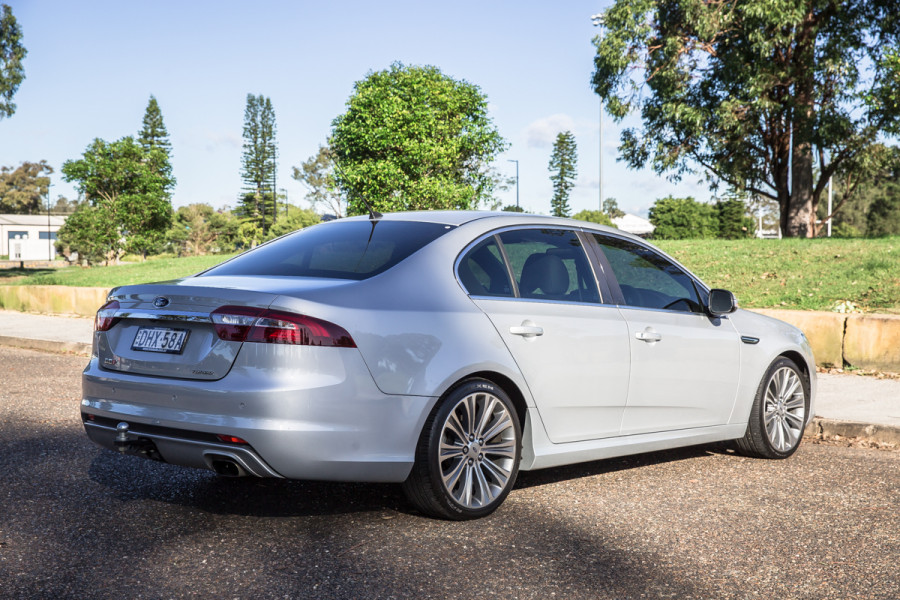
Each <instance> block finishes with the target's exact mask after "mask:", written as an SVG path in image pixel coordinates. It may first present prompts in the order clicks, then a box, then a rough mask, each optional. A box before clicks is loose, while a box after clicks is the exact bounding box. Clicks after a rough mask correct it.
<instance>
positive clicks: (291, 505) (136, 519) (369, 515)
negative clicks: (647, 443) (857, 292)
mask: <svg viewBox="0 0 900 600" xmlns="http://www.w3.org/2000/svg"><path fill="white" fill-rule="evenodd" d="M83 364H84V359H82V358H73V357H66V356H59V355H50V354H42V353H38V352H32V351H27V350H16V349H11V348H0V597H2V598H76V597H91V598H109V599H116V600H121V599H122V598H179V597H189V596H190V597H209V598H211V597H215V598H220V599H228V598H250V597H254V598H306V597H309V598H313V597H314V598H541V599H549V598H558V599H569V598H766V599H769V598H779V599H788V598H889V599H892V600H895V599H897V598H900V568H898V564H900V510H898V507H900V452H896V451H884V450H871V449H865V448H848V447H838V446H826V445H814V444H810V443H804V445H803V446H802V447H801V449H800V450H799V452H798V453H797V454H796V455H795V456H794V457H793V458H791V459H789V460H787V461H777V462H775V461H762V460H752V459H745V458H742V457H738V456H735V455H732V454H729V453H726V452H722V451H719V450H717V449H716V448H712V447H703V448H696V449H687V450H680V451H672V452H660V453H655V454H650V455H643V456H640V457H631V458H626V459H619V460H606V461H599V462H594V463H587V464H583V465H576V466H573V467H567V468H560V469H551V470H546V471H539V472H533V473H523V474H521V475H520V479H519V484H518V486H517V489H515V490H513V492H512V494H510V496H509V498H508V499H507V501H506V503H505V504H504V505H503V506H502V507H501V508H500V510H498V511H497V512H496V513H495V514H494V515H492V516H491V517H489V518H487V519H483V520H481V521H476V522H467V523H450V522H444V521H435V520H430V519H426V518H423V517H421V516H420V515H418V514H416V513H414V512H413V511H412V510H411V509H410V508H409V506H408V505H407V504H406V502H405V500H404V499H403V496H402V494H401V493H400V492H399V490H398V489H397V488H396V487H395V486H391V485H381V484H379V485H371V484H325V483H306V482H289V481H275V480H251V479H241V480H231V479H222V478H218V477H216V476H215V475H213V474H211V473H207V472H203V471H194V470H188V469H182V468H178V467H172V466H169V465H164V464H159V463H153V462H150V461H145V460H141V459H137V458H133V457H121V456H118V455H116V454H114V453H112V452H109V451H105V450H101V449H99V448H97V447H95V446H94V445H93V444H91V443H90V442H89V441H88V440H87V438H86V437H85V435H84V432H83V430H82V427H81V424H80V421H79V417H78V401H79V386H80V383H79V382H80V377H79V374H80V369H81V367H82V366H83Z"/></svg>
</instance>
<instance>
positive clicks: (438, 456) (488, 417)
mask: <svg viewBox="0 0 900 600" xmlns="http://www.w3.org/2000/svg"><path fill="white" fill-rule="evenodd" d="M521 444H522V430H521V427H520V425H519V417H518V415H517V413H516V408H515V406H514V405H513V403H512V401H511V400H510V399H509V397H508V396H507V395H506V393H505V392H504V391H503V390H502V389H500V388H499V387H498V386H496V385H495V384H493V383H491V382H490V381H487V380H485V379H470V380H467V381H465V382H463V383H462V384H461V385H459V386H457V387H456V388H454V389H452V390H451V391H450V392H448V393H447V395H446V396H445V397H444V398H443V399H442V400H441V402H440V403H439V404H438V406H437V408H436V410H435V411H434V412H433V413H432V415H431V416H430V417H429V418H428V420H427V421H426V422H425V427H424V428H423V431H422V434H421V436H420V438H419V444H418V447H417V448H416V458H415V464H414V466H413V470H412V472H411V473H410V475H409V477H408V478H407V480H406V481H405V482H404V483H403V491H404V492H405V493H406V496H407V497H408V498H409V500H410V502H412V503H413V504H414V505H415V506H416V508H418V509H419V510H421V511H422V512H424V513H426V514H428V515H431V516H436V517H443V518H446V519H454V520H465V519H476V518H479V517H484V516H486V515H489V514H490V513H492V512H494V510H496V509H497V507H498V506H500V504H502V503H503V500H504V499H505V498H506V496H507V495H508V494H509V491H510V490H511V489H512V486H513V484H515V482H516V476H517V474H518V471H519V457H520V455H521Z"/></svg>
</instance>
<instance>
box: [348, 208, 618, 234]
mask: <svg viewBox="0 0 900 600" xmlns="http://www.w3.org/2000/svg"><path fill="white" fill-rule="evenodd" d="M368 218H369V217H368V216H366V215H360V216H356V217H349V218H347V219H340V220H344V221H346V220H368ZM381 220H383V221H418V222H424V223H440V224H442V225H457V226H459V225H465V224H467V223H472V222H474V221H487V222H489V223H490V226H491V227H503V226H507V225H554V226H557V227H558V226H561V225H564V226H567V227H586V228H590V229H598V230H601V231H608V232H613V233H617V234H621V235H624V236H627V237H633V236H631V235H630V234H628V233H626V232H624V231H621V230H619V229H616V228H615V227H608V226H606V225H600V224H597V223H591V222H589V221H578V220H575V219H566V218H561V217H548V216H546V215H535V214H530V213H517V212H506V211H487V210H421V211H410V212H393V213H384V214H383V215H382V217H381ZM485 224H487V223H485Z"/></svg>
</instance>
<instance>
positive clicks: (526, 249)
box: [500, 229, 600, 302]
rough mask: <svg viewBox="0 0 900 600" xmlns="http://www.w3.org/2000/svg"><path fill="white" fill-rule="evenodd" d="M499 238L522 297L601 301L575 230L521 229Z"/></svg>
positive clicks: (501, 235)
mask: <svg viewBox="0 0 900 600" xmlns="http://www.w3.org/2000/svg"><path fill="white" fill-rule="evenodd" d="M500 241H501V242H502V243H503V248H504V250H506V255H507V256H508V257H509V263H510V266H511V267H512V271H513V275H514V276H515V278H516V284H517V285H518V287H519V296H521V297H522V298H534V299H537V300H564V301H568V302H600V293H599V291H598V290H597V282H596V280H595V279H594V274H593V271H591V268H590V264H589V263H588V259H587V256H586V255H585V253H584V248H582V247H581V242H580V241H579V240H578V236H577V235H575V232H574V231H568V230H564V229H518V230H513V231H505V232H503V233H501V234H500Z"/></svg>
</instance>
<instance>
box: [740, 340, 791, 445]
mask: <svg viewBox="0 0 900 600" xmlns="http://www.w3.org/2000/svg"><path fill="white" fill-rule="evenodd" d="M808 412H809V382H808V381H807V379H806V377H805V376H804V375H803V373H802V372H801V371H800V369H799V367H797V364H796V363H795V362H794V361H792V360H790V359H789V358H785V357H781V358H779V359H778V360H776V361H775V362H773V363H772V365H771V366H770V367H769V369H768V371H766V374H765V376H764V377H763V379H762V381H761V382H760V384H759V388H758V389H757V391H756V398H755V399H754V401H753V408H752V409H751V410H750V420H749V422H748V423H747V432H746V433H745V434H744V437H743V438H741V439H739V440H737V448H738V450H739V451H740V452H742V453H743V454H746V455H748V456H757V457H760V458H787V457H788V456H790V455H791V454H793V453H794V452H795V451H796V450H797V448H798V447H799V446H800V440H801V439H802V438H803V429H804V427H805V426H806V418H807V414H808Z"/></svg>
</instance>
